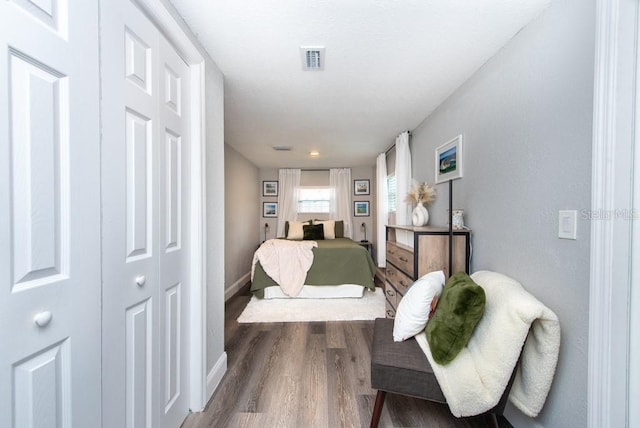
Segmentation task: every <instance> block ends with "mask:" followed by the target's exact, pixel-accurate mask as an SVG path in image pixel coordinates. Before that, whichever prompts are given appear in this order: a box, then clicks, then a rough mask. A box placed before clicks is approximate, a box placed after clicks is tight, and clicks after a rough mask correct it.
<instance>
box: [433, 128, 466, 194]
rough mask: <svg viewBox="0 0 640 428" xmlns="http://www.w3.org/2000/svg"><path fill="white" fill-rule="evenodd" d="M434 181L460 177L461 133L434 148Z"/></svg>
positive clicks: (441, 181) (440, 181) (439, 181)
mask: <svg viewBox="0 0 640 428" xmlns="http://www.w3.org/2000/svg"><path fill="white" fill-rule="evenodd" d="M435 161H436V162H435V164H436V168H435V170H436V183H443V182H445V181H449V180H455V179H456V178H462V134H461V135H458V136H457V137H456V138H454V139H453V140H451V141H448V142H446V143H444V144H443V145H441V146H440V147H438V148H437V149H436V159H435Z"/></svg>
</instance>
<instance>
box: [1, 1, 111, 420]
mask: <svg viewBox="0 0 640 428" xmlns="http://www.w3.org/2000/svg"><path fill="white" fill-rule="evenodd" d="M97 28H98V9H97V3H96V2H90V1H85V0H48V1H44V0H14V1H2V2H0V49H1V51H2V52H1V53H0V94H1V96H0V130H1V134H0V284H1V285H0V426H2V427H35V426H38V427H41V426H42V427H49V426H57V427H70V426H76V427H96V426H99V425H100V419H101V415H100V199H99V198H100V174H99V168H100V158H99V156H100V134H99V80H98V76H99V73H98V64H99V63H98V51H97V49H96V47H97V46H98V37H97V36H98V30H97Z"/></svg>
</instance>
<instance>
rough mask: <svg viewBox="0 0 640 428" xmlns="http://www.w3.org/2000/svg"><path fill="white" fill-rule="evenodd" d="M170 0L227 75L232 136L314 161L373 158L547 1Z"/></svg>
mask: <svg viewBox="0 0 640 428" xmlns="http://www.w3.org/2000/svg"><path fill="white" fill-rule="evenodd" d="M171 1H172V3H173V4H174V6H175V7H176V9H177V10H178V12H179V13H180V14H181V15H182V16H183V18H184V20H185V21H186V23H187V24H188V25H189V27H191V29H192V30H193V32H194V33H195V34H196V36H197V37H198V39H199V40H200V42H201V43H202V45H203V46H204V47H205V49H206V50H207V51H208V52H209V54H210V55H211V58H213V60H214V61H215V62H216V64H217V65H218V66H219V67H220V69H221V71H222V73H223V74H224V76H225V101H224V109H225V112H224V114H225V141H226V143H227V144H229V145H231V146H232V147H234V148H235V149H236V150H238V151H239V152H240V153H242V154H243V155H244V156H245V157H247V158H248V159H249V160H250V161H251V162H253V163H254V164H256V165H257V166H259V167H307V168H308V167H338V166H360V165H374V164H375V156H376V155H377V154H378V153H380V152H381V151H383V150H385V149H386V148H388V147H389V146H390V145H391V144H392V143H393V142H394V140H395V137H396V135H397V134H399V133H400V132H402V131H404V130H411V129H413V128H415V127H416V126H417V125H419V124H420V122H421V121H422V120H423V119H424V118H425V117H426V116H427V115H428V114H430V113H431V112H432V111H433V110H434V109H435V108H436V107H437V106H438V105H439V104H440V103H441V102H442V101H444V100H445V99H446V98H447V97H448V96H449V95H450V94H451V93H452V92H453V91H454V90H455V89H456V88H457V87H459V86H460V85H461V84H462V83H463V82H464V81H465V80H466V79H468V78H469V77H470V76H471V75H472V74H473V73H474V72H475V71H476V70H477V69H478V68H479V67H481V66H482V64H483V63H485V62H486V61H487V60H488V59H489V58H490V57H491V56H493V55H494V54H495V53H496V52H497V51H498V50H499V49H500V48H501V47H503V46H504V45H505V44H507V43H508V41H509V40H510V39H511V38H512V37H513V36H514V35H515V34H516V33H517V32H518V31H520V30H521V29H522V28H523V27H524V26H526V25H527V24H528V23H529V22H530V21H531V20H532V19H534V18H535V17H536V16H537V15H538V14H539V13H540V12H541V11H542V9H543V8H544V7H545V6H547V5H548V4H549V2H550V0H519V1H514V0H447V1H443V0H438V1H436V0H404V1H400V0H307V1H304V0H279V1H275V0H253V1H246V0H234V1H229V0H225V1H222V0H211V1H204V0H171ZM300 46H324V47H325V48H326V56H325V58H326V61H325V70H324V71H302V64H301V59H300V51H299V47H300ZM282 145H286V146H292V147H293V150H292V151H291V152H276V151H274V150H273V149H272V146H282ZM312 150H318V151H319V152H320V156H319V157H318V158H311V157H310V156H309V152H310V151H312Z"/></svg>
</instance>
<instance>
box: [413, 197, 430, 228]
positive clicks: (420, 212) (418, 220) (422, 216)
mask: <svg viewBox="0 0 640 428" xmlns="http://www.w3.org/2000/svg"><path fill="white" fill-rule="evenodd" d="M411 218H412V221H413V225H414V226H424V225H426V224H427V223H428V222H429V211H427V209H426V208H425V206H424V205H422V202H418V205H416V207H415V208H414V209H413V215H412V216H411Z"/></svg>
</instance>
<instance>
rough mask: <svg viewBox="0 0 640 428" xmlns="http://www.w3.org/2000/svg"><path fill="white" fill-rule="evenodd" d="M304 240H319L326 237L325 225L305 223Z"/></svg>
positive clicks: (303, 229) (303, 228)
mask: <svg viewBox="0 0 640 428" xmlns="http://www.w3.org/2000/svg"><path fill="white" fill-rule="evenodd" d="M302 231H303V238H302V239H303V240H305V241H318V240H322V239H324V226H323V225H321V224H313V225H311V224H305V225H304V226H302Z"/></svg>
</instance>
